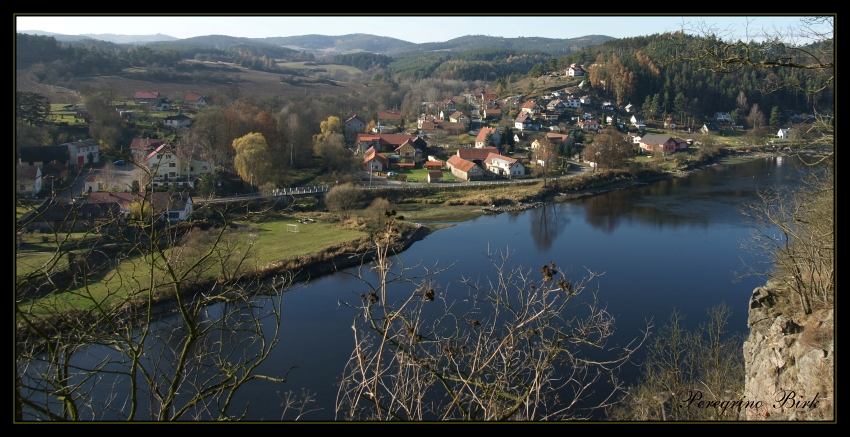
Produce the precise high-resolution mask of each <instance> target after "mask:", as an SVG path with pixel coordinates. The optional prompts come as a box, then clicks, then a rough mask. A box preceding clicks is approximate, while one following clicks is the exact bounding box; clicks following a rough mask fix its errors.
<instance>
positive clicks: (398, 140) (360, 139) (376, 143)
mask: <svg viewBox="0 0 850 437" xmlns="http://www.w3.org/2000/svg"><path fill="white" fill-rule="evenodd" d="M405 141H410V143H411V144H413V146H414V147H415V148H417V149H419V150H426V148H427V147H428V144H427V143H426V142H425V140H423V139H422V138H420V137H418V136H416V135H407V134H357V140H356V144H357V145H358V149H359V150H361V151H363V152H364V153H365V152H366V150H367V149H369V148H370V147H374V148H375V150H376V151H377V152H390V151H393V150H395V149H396V148H397V147H398V146H400V145H402V144H404V142H405Z"/></svg>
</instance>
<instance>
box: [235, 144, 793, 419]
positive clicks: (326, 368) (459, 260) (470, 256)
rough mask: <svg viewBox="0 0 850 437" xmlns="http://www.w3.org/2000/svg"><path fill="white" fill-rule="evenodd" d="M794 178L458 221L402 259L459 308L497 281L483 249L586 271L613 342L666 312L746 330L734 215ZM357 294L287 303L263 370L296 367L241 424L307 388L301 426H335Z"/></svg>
mask: <svg viewBox="0 0 850 437" xmlns="http://www.w3.org/2000/svg"><path fill="white" fill-rule="evenodd" d="M797 174H798V172H797V169H796V167H795V166H794V165H790V164H789V163H788V162H787V161H786V162H785V163H783V162H782V161H781V160H779V161H777V159H775V158H769V159H759V160H756V161H752V162H747V163H743V164H721V165H717V166H715V167H712V168H710V169H708V170H705V171H702V172H699V173H696V174H693V175H691V176H690V177H687V178H683V179H676V180H670V181H662V182H656V183H653V184H650V185H643V186H636V187H633V188H629V189H625V190H620V191H616V192H612V193H608V194H604V195H601V196H598V197H594V198H589V199H583V200H579V201H572V202H567V203H561V204H556V205H550V206H547V207H545V208H538V209H533V210H529V211H525V212H522V213H518V214H501V215H496V216H483V217H480V218H478V219H475V220H472V221H467V222H463V223H458V224H457V225H456V226H454V227H451V228H448V229H443V230H440V231H438V232H435V233H433V234H431V235H429V236H428V237H427V238H426V239H424V240H423V241H420V242H417V243H415V244H414V245H413V246H412V247H411V248H410V249H408V250H407V251H405V252H404V253H402V254H401V255H400V258H401V260H402V261H403V262H404V263H405V264H406V265H408V266H410V265H413V264H416V263H420V262H422V263H424V264H425V265H427V266H431V267H433V266H435V265H436V266H445V265H447V264H451V263H454V266H453V267H452V268H451V269H449V270H448V271H446V272H444V273H442V274H440V275H438V276H437V277H436V279H437V281H438V283H440V284H441V286H442V287H441V288H440V290H439V291H440V293H442V294H443V295H444V296H445V297H447V299H448V300H450V301H451V300H455V299H456V300H461V301H462V300H463V299H465V298H467V290H466V288H464V286H463V285H462V284H461V283H460V282H459V280H460V278H462V277H466V278H473V279H475V278H478V279H481V280H482V281H484V280H486V279H487V277H488V275H490V276H491V277H492V276H493V275H494V273H495V271H494V269H493V268H492V265H491V264H490V261H489V260H488V259H487V257H486V256H484V255H483V254H484V253H486V252H488V251H490V252H497V251H500V250H501V251H505V250H506V251H508V252H509V253H510V260H511V262H512V263H514V264H517V265H523V266H525V267H527V268H528V269H530V270H531V271H532V272H538V271H539V270H540V267H541V266H542V265H544V264H548V263H549V262H550V261H551V262H555V263H556V264H557V265H558V267H559V268H561V269H563V270H564V271H565V272H566V273H567V275H568V276H571V277H580V276H582V275H583V274H584V273H585V269H591V270H595V271H598V272H600V273H601V272H605V274H604V275H603V276H602V277H600V278H598V279H597V280H596V282H595V283H594V286H598V289H599V298H600V300H601V301H602V302H603V303H604V304H605V305H606V306H607V309H608V312H609V313H611V314H612V315H614V317H616V329H617V334H616V336H615V338H614V339H613V342H612V344H613V343H620V344H623V343H626V342H628V340H629V339H631V338H633V337H635V336H637V335H638V334H639V330H640V329H642V328H644V327H645V326H646V322H647V320H654V324H655V326H656V328H655V329H656V330H657V329H658V328H659V327H660V326H661V325H663V324H664V323H665V321H666V320H667V318H668V317H669V315H670V313H671V311H673V310H674V309H677V310H679V311H680V312H681V313H683V314H686V316H687V317H686V319H685V324H686V327H688V328H693V327H696V326H697V325H698V324H699V323H701V322H704V321H706V320H707V316H706V310H707V309H708V308H710V307H712V306H714V305H717V304H719V303H721V302H725V303H726V304H727V305H728V306H729V307H730V308H731V309H732V311H733V313H732V316H731V318H730V320H729V326H728V328H729V330H730V331H732V332H744V331H745V330H746V328H747V326H746V319H747V302H748V298H749V296H750V294H751V292H752V290H753V288H755V287H757V286H759V285H761V284H762V283H763V279H759V278H753V277H750V278H745V279H743V280H740V281H737V282H736V281H735V277H736V275H735V273H734V272H735V271H736V270H740V269H741V267H742V258H744V259H745V260H746V259H747V257H748V254H747V253H746V252H744V251H742V250H741V244H742V242H743V241H744V240H745V239H746V238H747V237H748V235H749V228H748V227H747V226H746V224H745V223H743V221H742V216H741V215H740V213H739V207H740V206H741V205H742V204H744V203H746V202H750V201H752V200H754V193H755V192H756V190H758V189H761V188H768V187H771V186H777V185H789V184H794V181H795V178H796V177H798V176H797ZM349 272H350V273H352V272H353V271H352V270H349ZM367 276H368V275H367ZM365 291H366V288H365V287H364V286H363V285H362V283H361V282H359V280H357V279H356V278H353V277H352V276H349V275H346V274H342V273H338V274H334V275H331V276H326V277H322V278H319V279H316V280H314V281H311V282H309V283H307V284H305V285H303V286H301V287H300V288H298V289H295V290H293V291H289V292H287V293H286V294H285V295H284V296H283V299H282V304H283V308H282V327H281V341H280V344H278V346H277V347H276V348H275V349H274V351H273V353H272V357H271V359H270V360H268V361H267V362H266V363H265V364H264V365H263V366H262V368H261V369H260V371H261V373H266V374H271V375H274V376H282V375H283V374H284V373H285V372H286V370H287V369H289V368H290V367H293V366H297V368H296V369H294V370H292V371H291V372H290V373H289V378H288V381H287V382H286V383H285V384H270V383H265V382H260V383H252V384H251V385H249V386H248V387H246V388H247V389H248V390H247V391H245V392H243V397H242V398H241V399H240V401H241V402H240V404H241V403H243V402H245V401H247V402H249V403H250V407H249V412H248V415H247V417H248V418H249V419H253V420H280V419H281V414H282V408H281V403H282V399H283V392H285V391H290V390H291V391H294V392H296V393H297V394H300V393H301V392H302V390H307V391H309V392H310V393H311V394H313V395H314V397H315V399H316V403H315V404H313V406H314V408H319V409H320V410H319V411H316V412H313V413H310V414H307V415H305V416H304V417H303V419H304V420H333V417H334V412H333V405H334V402H335V399H336V395H337V388H336V385H335V384H336V383H337V382H338V381H339V378H340V375H341V373H342V370H343V366H344V364H345V362H346V361H347V360H348V358H349V356H350V354H351V351H352V347H353V343H354V339H353V334H352V330H351V325H352V322H353V320H354V317H355V315H356V312H355V311H354V310H353V309H351V308H348V307H346V306H343V305H340V304H339V302H340V301H341V300H342V301H348V302H353V303H357V302H358V301H359V297H358V296H359V294H360V293H363V292H365ZM390 291H391V293H399V294H400V295H403V294H404V293H405V291H406V290H404V289H403V287H400V288H398V289H395V290H393V289H391V290H390ZM639 361H640V360H638V362H639ZM630 369H632V370H629V369H627V370H626V371H625V372H624V373H623V374H622V375H621V376H622V377H623V378H625V379H626V380H633V379H634V378H635V377H636V375H637V371H636V370H634V369H635V368H634V367H631V368H630ZM286 418H287V419H290V418H291V417H286Z"/></svg>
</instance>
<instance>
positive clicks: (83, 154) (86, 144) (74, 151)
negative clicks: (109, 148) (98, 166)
mask: <svg viewBox="0 0 850 437" xmlns="http://www.w3.org/2000/svg"><path fill="white" fill-rule="evenodd" d="M59 146H60V147H67V148H68V158H69V160H70V162H71V165H77V166H79V167H82V166H83V165H86V164H93V163H95V162H99V161H100V144H99V143H98V142H97V141H94V140H79V141H72V142H70V143H64V144H60V145H59Z"/></svg>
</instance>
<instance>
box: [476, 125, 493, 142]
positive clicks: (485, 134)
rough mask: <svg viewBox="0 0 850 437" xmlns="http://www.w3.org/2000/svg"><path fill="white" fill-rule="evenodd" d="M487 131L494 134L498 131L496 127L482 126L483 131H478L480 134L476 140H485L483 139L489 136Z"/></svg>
mask: <svg viewBox="0 0 850 437" xmlns="http://www.w3.org/2000/svg"><path fill="white" fill-rule="evenodd" d="M487 133H493V134H495V133H496V128H494V127H485V128H482V129H481V131H480V132H478V136H477V137H475V142H476V143H481V142H483V141H484V139H485V138H487Z"/></svg>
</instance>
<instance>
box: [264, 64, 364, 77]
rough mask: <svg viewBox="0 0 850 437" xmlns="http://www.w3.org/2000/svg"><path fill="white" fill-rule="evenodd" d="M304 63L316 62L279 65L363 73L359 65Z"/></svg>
mask: <svg viewBox="0 0 850 437" xmlns="http://www.w3.org/2000/svg"><path fill="white" fill-rule="evenodd" d="M304 64H314V63H313V62H279V63H278V64H277V65H279V66H281V67H285V68H293V69H306V70H312V69H316V68H323V69H325V70H328V73H329V74H331V73H333V72H334V71H336V70H342V71H344V72H346V73H349V74H357V73H361V70H360V69H359V68H357V67H352V66H350V65H339V64H321V65H304Z"/></svg>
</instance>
